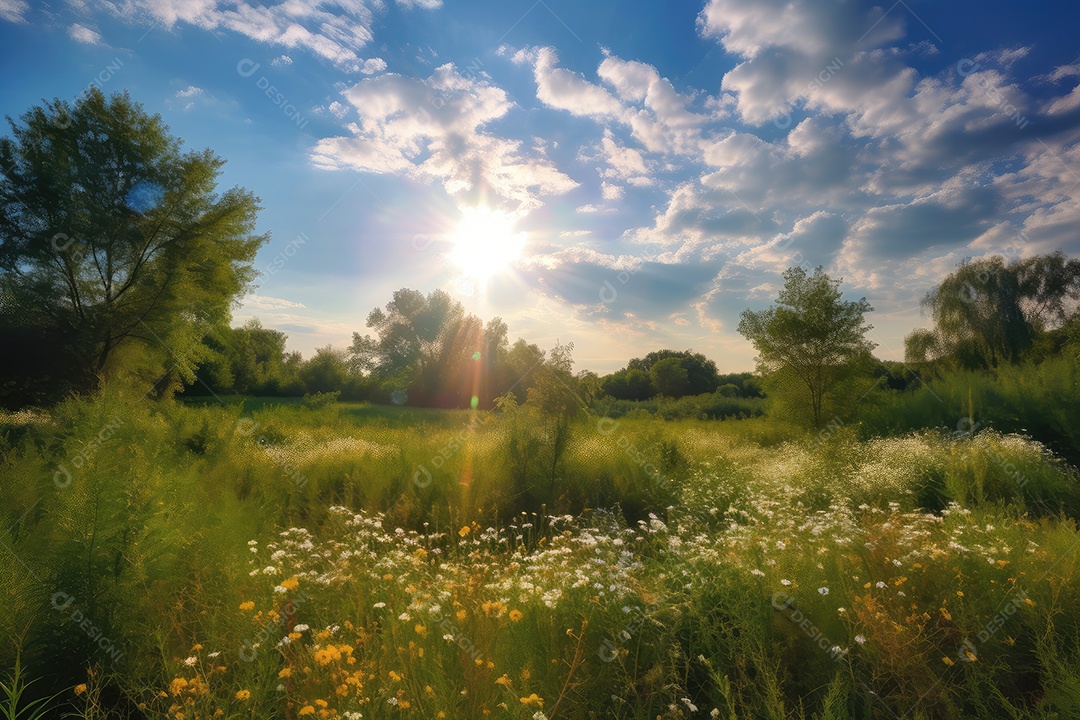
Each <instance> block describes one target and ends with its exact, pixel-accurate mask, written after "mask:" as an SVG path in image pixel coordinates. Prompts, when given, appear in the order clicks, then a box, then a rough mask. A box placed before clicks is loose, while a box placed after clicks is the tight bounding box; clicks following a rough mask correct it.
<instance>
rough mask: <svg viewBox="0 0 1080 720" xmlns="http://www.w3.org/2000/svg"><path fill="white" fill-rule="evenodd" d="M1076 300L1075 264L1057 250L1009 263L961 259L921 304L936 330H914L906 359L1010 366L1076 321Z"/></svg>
mask: <svg viewBox="0 0 1080 720" xmlns="http://www.w3.org/2000/svg"><path fill="white" fill-rule="evenodd" d="M1078 302H1080V260H1074V259H1068V258H1066V257H1065V255H1064V254H1063V253H1061V252H1060V251H1059V252H1056V253H1053V254H1049V255H1036V256H1033V257H1030V258H1027V259H1025V260H1016V261H1013V262H1011V263H1008V262H1006V261H1005V258H1003V257H1001V256H999V255H995V256H993V257H990V258H984V259H980V260H965V261H964V262H962V263H961V264H960V266H959V267H958V268H957V269H956V270H955V271H953V272H952V273H950V274H949V275H948V276H947V277H946V278H945V279H944V280H942V282H941V284H940V285H939V286H938V287H937V288H935V289H934V290H932V291H931V292H930V293H929V294H927V296H926V298H925V299H924V300H923V306H924V308H925V309H927V310H928V311H929V312H930V315H931V316H932V318H933V320H934V328H933V330H926V329H919V330H915V331H913V332H912V334H911V335H909V336H908V338H907V340H906V343H905V344H906V353H905V354H906V356H907V359H908V360H909V361H923V360H929V359H935V358H945V359H948V360H951V361H953V362H956V363H958V364H960V365H962V366H966V367H995V366H997V365H1000V364H1003V363H1015V362H1017V361H1018V360H1019V359H1020V358H1021V357H1022V356H1023V354H1024V353H1025V352H1026V351H1027V350H1028V349H1029V348H1031V347H1032V345H1033V344H1034V342H1035V340H1036V339H1037V338H1038V337H1039V336H1040V335H1042V334H1044V333H1047V332H1050V331H1054V330H1057V329H1059V328H1061V327H1063V326H1064V325H1065V324H1066V322H1067V321H1068V320H1069V318H1070V317H1072V316H1075V314H1076V312H1077V310H1076V309H1077V304H1078Z"/></svg>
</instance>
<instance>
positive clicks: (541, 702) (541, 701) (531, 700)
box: [521, 693, 544, 708]
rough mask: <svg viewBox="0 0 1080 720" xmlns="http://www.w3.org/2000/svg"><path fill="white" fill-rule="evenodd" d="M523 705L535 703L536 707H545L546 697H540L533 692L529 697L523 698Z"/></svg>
mask: <svg viewBox="0 0 1080 720" xmlns="http://www.w3.org/2000/svg"><path fill="white" fill-rule="evenodd" d="M521 704H522V705H535V706H536V707H539V708H542V707H544V698H542V697H540V696H539V695H537V694H536V693H532V694H531V695H529V697H523V698H521Z"/></svg>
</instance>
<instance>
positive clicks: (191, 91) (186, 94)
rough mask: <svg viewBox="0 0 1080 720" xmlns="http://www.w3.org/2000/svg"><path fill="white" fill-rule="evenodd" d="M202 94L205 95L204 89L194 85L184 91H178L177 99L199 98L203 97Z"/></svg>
mask: <svg viewBox="0 0 1080 720" xmlns="http://www.w3.org/2000/svg"><path fill="white" fill-rule="evenodd" d="M202 94H203V89H202V88H200V87H195V86H194V85H188V86H187V87H186V88H184V89H183V90H177V91H176V97H178V98H190V97H198V96H199V95H202Z"/></svg>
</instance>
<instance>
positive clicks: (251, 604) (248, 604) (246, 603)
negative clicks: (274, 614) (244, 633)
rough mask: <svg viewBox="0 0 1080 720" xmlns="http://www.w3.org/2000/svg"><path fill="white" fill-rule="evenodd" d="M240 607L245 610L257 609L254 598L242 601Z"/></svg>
mask: <svg viewBox="0 0 1080 720" xmlns="http://www.w3.org/2000/svg"><path fill="white" fill-rule="evenodd" d="M240 609H241V610H243V611H244V612H248V611H250V610H254V609H255V602H254V601H253V600H245V601H244V602H242V603H240Z"/></svg>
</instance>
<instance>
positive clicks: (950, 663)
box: [941, 655, 953, 667]
mask: <svg viewBox="0 0 1080 720" xmlns="http://www.w3.org/2000/svg"><path fill="white" fill-rule="evenodd" d="M941 662H943V663H945V664H946V665H948V666H949V667H952V666H953V661H952V658H951V657H949V656H948V655H946V656H945V657H943V658H941Z"/></svg>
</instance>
